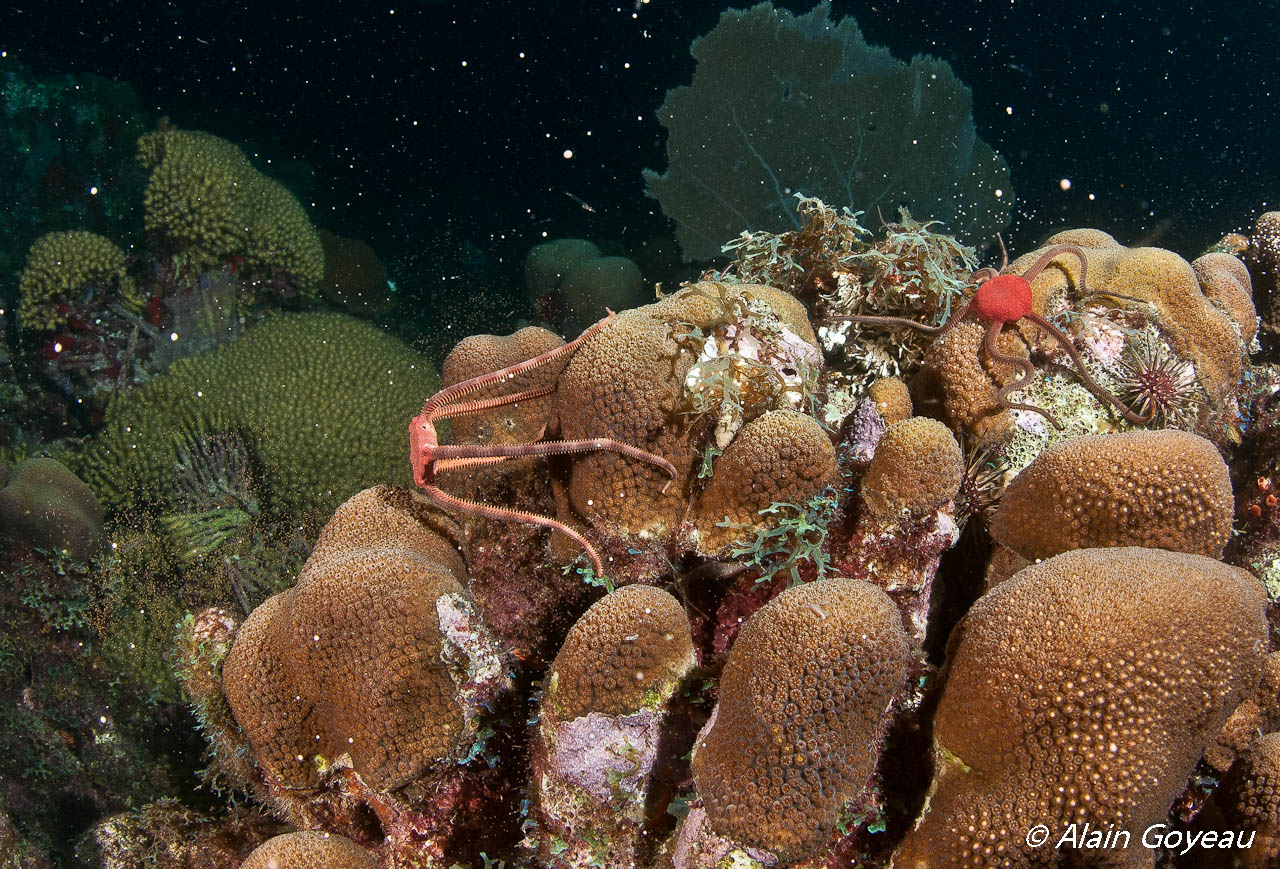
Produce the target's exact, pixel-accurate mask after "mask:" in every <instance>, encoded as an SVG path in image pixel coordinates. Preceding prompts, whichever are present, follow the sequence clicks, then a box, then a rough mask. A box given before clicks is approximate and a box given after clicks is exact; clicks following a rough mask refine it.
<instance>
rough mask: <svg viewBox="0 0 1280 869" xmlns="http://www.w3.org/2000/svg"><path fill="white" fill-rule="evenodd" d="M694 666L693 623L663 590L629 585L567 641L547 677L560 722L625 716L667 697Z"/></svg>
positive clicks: (576, 627) (598, 608) (606, 601)
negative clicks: (595, 716)
mask: <svg viewBox="0 0 1280 869" xmlns="http://www.w3.org/2000/svg"><path fill="white" fill-rule="evenodd" d="M693 664H694V652H693V640H692V638H691V636H690V634H689V619H688V617H687V616H685V613H684V609H683V608H682V607H681V606H680V603H679V601H677V600H676V599H675V598H674V597H672V596H671V595H670V594H668V593H667V592H665V591H663V590H662V589H659V588H653V587H651V586H645V585H629V586H625V587H623V588H620V589H618V590H617V591H614V592H612V593H610V594H608V595H606V596H605V597H603V598H601V599H600V600H598V601H596V603H595V604H594V605H593V606H592V607H591V608H590V609H588V610H587V611H586V613H585V614H583V616H582V617H581V618H580V619H578V621H577V622H576V623H575V624H574V626H573V628H572V629H571V630H570V631H569V634H568V636H567V637H565V641H564V645H562V646H561V647H560V651H559V653H558V654H557V655H556V658H555V662H554V663H553V664H552V665H551V671H550V674H549V675H548V678H547V693H546V699H545V701H544V703H545V704H549V708H550V709H552V710H554V713H555V715H554V717H555V719H556V720H557V721H572V720H573V719H575V718H580V717H582V716H583V715H586V714H588V713H590V712H599V713H601V714H604V715H625V714H627V713H629V712H635V711H637V710H639V709H640V708H641V707H642V706H643V705H645V703H646V701H647V700H649V699H665V696H666V695H669V694H670V692H671V690H672V689H673V688H674V684H675V682H676V681H678V680H679V678H680V677H681V676H683V675H684V673H685V672H687V671H688V669H689V668H690V667H692V666H693Z"/></svg>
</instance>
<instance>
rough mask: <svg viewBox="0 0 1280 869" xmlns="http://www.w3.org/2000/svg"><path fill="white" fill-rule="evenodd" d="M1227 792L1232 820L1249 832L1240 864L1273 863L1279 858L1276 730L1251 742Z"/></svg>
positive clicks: (1279, 745)
mask: <svg viewBox="0 0 1280 869" xmlns="http://www.w3.org/2000/svg"><path fill="white" fill-rule="evenodd" d="M1227 794H1228V795H1229V796H1231V797H1234V798H1235V800H1234V802H1235V805H1234V806H1230V808H1231V809H1233V811H1232V813H1231V814H1232V817H1233V819H1235V820H1238V821H1239V822H1240V825H1241V826H1242V827H1243V828H1244V829H1245V830H1249V831H1250V832H1251V833H1252V834H1253V835H1251V836H1250V837H1249V847H1248V849H1247V850H1245V851H1244V852H1243V853H1241V854H1240V865H1241V866H1243V867H1245V869H1263V867H1266V866H1274V865H1275V863H1276V861H1277V860H1280V733H1274V732H1272V733H1266V734H1264V735H1263V736H1262V737H1261V738H1259V739H1258V741H1257V742H1256V743H1254V745H1253V748H1252V750H1251V751H1250V752H1249V753H1248V755H1247V756H1246V758H1245V762H1244V765H1243V768H1242V769H1241V770H1240V771H1239V772H1238V773H1236V774H1235V775H1234V776H1233V777H1232V779H1231V780H1229V781H1228V788H1227ZM1255 836H1256V837H1257V838H1256V841H1255V839H1254V837H1255Z"/></svg>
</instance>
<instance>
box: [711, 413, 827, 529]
mask: <svg viewBox="0 0 1280 869" xmlns="http://www.w3.org/2000/svg"><path fill="white" fill-rule="evenodd" d="M836 473H837V469H836V453H835V448H834V447H833V446H832V445H831V440H830V439H829V438H828V437H827V433H826V432H825V431H823V430H822V426H821V425H819V424H818V422H817V421H816V420H815V419H814V418H813V417H811V416H807V415H805V414H803V413H799V412H797V411H794V410H773V411H769V412H768V413H766V414H765V415H764V416H761V417H759V418H758V419H755V420H752V421H751V422H749V423H747V424H746V425H744V426H743V427H742V430H741V431H739V432H738V435H737V437H735V438H734V439H733V442H732V443H730V444H729V447H728V449H726V450H725V451H724V455H723V456H721V457H720V459H719V460H718V461H717V462H716V464H715V473H714V474H713V475H712V477H711V482H710V483H708V484H707V488H706V489H705V490H704V491H703V492H702V495H701V496H700V498H699V499H698V504H697V507H696V508H695V515H696V519H695V524H696V527H697V530H698V534H699V548H700V549H701V550H702V551H703V552H707V553H713V552H717V551H719V550H722V549H723V548H724V547H727V546H730V545H732V544H734V543H737V542H740V541H741V539H742V535H743V530H742V529H743V528H744V527H747V528H754V527H756V526H757V525H758V524H759V523H760V511H761V510H763V509H765V508H766V507H768V506H769V505H770V504H773V503H775V502H782V503H787V504H797V505H802V504H805V503H806V502H807V501H809V499H811V498H813V497H814V496H816V495H819V494H821V493H822V491H823V490H824V489H825V488H826V487H827V486H828V485H830V484H831V483H832V482H833V481H834V480H835V477H836Z"/></svg>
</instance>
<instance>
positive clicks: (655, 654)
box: [528, 585, 696, 869]
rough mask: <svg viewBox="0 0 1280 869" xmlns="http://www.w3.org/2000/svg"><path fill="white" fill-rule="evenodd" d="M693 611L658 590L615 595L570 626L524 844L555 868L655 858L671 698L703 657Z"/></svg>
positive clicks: (543, 733) (554, 672)
mask: <svg viewBox="0 0 1280 869" xmlns="http://www.w3.org/2000/svg"><path fill="white" fill-rule="evenodd" d="M695 659H696V656H695V652H694V648H693V640H692V638H691V636H690V633H689V620H688V618H687V617H686V616H685V613H684V609H683V607H681V606H680V603H679V601H677V600H676V599H675V598H674V597H672V596H671V595H670V594H669V593H667V592H665V591H662V590H661V589H657V588H651V587H649V586H641V585H631V586H626V587H625V588H620V589H618V590H616V591H613V592H610V593H609V594H608V595H606V596H605V597H604V598H602V599H601V600H599V601H597V602H596V603H595V604H593V605H592V607H591V608H590V609H588V610H587V612H586V613H585V614H584V615H583V616H582V617H581V618H580V619H578V621H577V622H576V623H575V624H574V626H573V628H572V629H571V630H570V631H569V634H568V636H567V637H565V641H564V645H562V646H561V647H560V652H559V653H558V654H557V655H556V658H555V661H554V663H553V664H552V666H551V669H550V671H549V673H548V676H547V680H546V689H545V693H544V694H543V697H542V703H541V706H540V718H539V722H538V734H537V737H536V740H535V745H534V761H533V786H532V790H533V794H534V806H533V810H532V811H531V823H530V825H529V826H530V828H531V829H530V831H529V841H528V843H529V844H530V845H531V846H533V847H534V849H535V850H536V851H537V853H538V856H539V858H540V860H541V862H542V863H543V864H545V865H547V866H557V867H560V866H563V867H569V866H609V867H617V869H626V867H630V866H638V865H644V864H645V863H647V862H648V852H650V851H652V849H653V846H654V838H655V837H654V833H655V832H657V831H658V830H660V829H661V828H662V826H663V822H664V815H665V813H664V812H661V811H657V810H656V809H657V807H658V806H665V804H666V802H667V801H668V800H669V799H670V794H669V793H667V792H666V791H669V790H670V789H669V787H667V788H665V790H664V789H663V787H662V782H661V781H660V778H659V773H660V771H661V769H663V768H665V767H667V766H668V765H669V764H670V763H671V760H672V758H671V756H670V754H671V747H670V743H669V739H670V736H669V734H668V732H667V726H666V725H667V723H668V722H667V717H668V711H669V710H668V704H669V702H670V701H671V699H672V695H673V694H674V693H675V691H676V689H677V688H678V687H679V686H680V684H681V682H682V680H683V679H684V678H685V677H686V676H687V675H688V673H689V672H690V670H692V668H693V666H694V664H695Z"/></svg>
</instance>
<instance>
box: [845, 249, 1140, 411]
mask: <svg viewBox="0 0 1280 869" xmlns="http://www.w3.org/2000/svg"><path fill="white" fill-rule="evenodd" d="M1000 251H1001V253H1002V255H1003V256H1002V259H1003V262H1002V263H1001V265H1000V269H1001V270H1003V269H1004V268H1006V267H1008V265H1009V254H1008V252H1007V251H1005V249H1004V240H1003V239H1001V240H1000ZM1063 254H1068V255H1070V256H1074V257H1075V258H1076V259H1078V260H1079V261H1080V279H1079V281H1078V282H1077V287H1078V288H1079V289H1080V291H1081V295H1085V296H1089V295H1106V296H1113V297H1115V298H1122V299H1128V300H1129V301H1134V302H1141V301H1142V300H1141V299H1133V298H1131V297H1129V296H1121V295H1119V294H1117V293H1111V292H1107V291H1105V290H1102V291H1094V290H1089V289H1087V284H1086V283H1085V274H1086V272H1087V270H1088V267H1089V264H1088V261H1087V260H1086V259H1085V255H1084V251H1083V250H1081V249H1080V247H1079V246H1078V245H1074V244H1055V245H1054V246H1053V247H1051V248H1049V249H1048V250H1046V251H1045V252H1044V253H1042V254H1041V255H1040V256H1039V257H1038V258H1037V259H1036V261H1035V262H1034V263H1032V264H1031V268H1029V269H1027V270H1026V272H1024V273H1023V274H1020V275H1013V274H1010V275H1005V274H1001V273H1000V270H997V269H994V268H991V267H990V266H988V267H987V268H982V269H978V270H977V271H976V272H974V273H973V274H972V275H970V276H969V280H970V281H971V282H977V284H978V289H977V291H976V292H974V294H973V297H972V298H970V299H969V301H967V302H965V304H964V305H962V306H961V307H960V308H959V309H957V310H956V311H955V312H954V313H952V315H951V316H950V317H949V318H948V319H947V322H945V323H943V324H942V325H941V326H929V325H926V324H924V323H917V322H916V321H915V320H908V319H906V318H905V317H880V316H871V315H865V314H850V315H847V316H842V317H831V318H829V319H830V320H831V321H833V322H834V321H838V320H850V321H852V322H855V323H875V324H881V325H886V326H907V327H909V328H912V329H916V330H918V331H921V332H924V333H926V334H929V335H933V336H935V337H937V338H941V337H942V336H943V335H945V334H947V333H948V332H950V331H951V330H952V329H953V328H954V327H955V326H956V325H957V324H959V323H960V321H961V320H963V319H964V316H965V315H966V314H967V313H969V311H970V310H972V311H973V312H974V313H975V314H977V315H978V318H979V319H981V320H982V321H984V322H985V323H987V332H986V335H985V337H984V338H983V341H982V346H983V349H985V350H986V351H987V356H989V357H990V358H991V359H992V361H994V362H997V363H1001V364H1003V365H1009V366H1012V367H1013V368H1014V369H1016V370H1018V371H1021V372H1022V376H1021V377H1019V378H1018V379H1017V380H1016V381H1014V382H1013V383H1010V384H1008V385H1006V386H1002V387H1000V389H999V391H998V392H997V393H996V400H997V401H998V402H999V404H1000V406H1001V407H1003V408H1005V409H1007V410H1026V411H1030V412H1032V413H1038V414H1040V415H1041V416H1043V417H1044V418H1045V419H1047V420H1048V421H1049V422H1050V423H1051V424H1052V425H1053V427H1054V428H1056V429H1061V428H1062V423H1060V422H1058V420H1057V419H1056V418H1055V417H1054V416H1053V414H1051V413H1049V412H1048V411H1047V410H1044V409H1043V408H1039V407H1036V406H1034V405H1030V404H1019V403H1017V402H1011V401H1009V394H1010V393H1011V392H1017V391H1018V390H1020V389H1022V388H1024V387H1025V386H1026V385H1027V384H1028V383H1030V382H1031V380H1032V378H1033V377H1035V373H1036V368H1035V365H1034V364H1033V363H1032V362H1031V360H1030V359H1024V358H1023V357H1021V356H1014V355H1012V354H1009V353H1002V352H1001V351H1000V348H999V346H998V344H997V342H998V341H999V338H1000V333H1001V331H1003V329H1004V327H1005V324H1006V323H1017V322H1018V321H1019V320H1024V319H1025V320H1030V321H1031V322H1032V323H1034V324H1035V325H1037V326H1039V327H1040V328H1041V329H1043V330H1044V331H1046V332H1048V333H1049V334H1050V335H1052V336H1053V338H1054V340H1056V341H1057V342H1058V344H1059V345H1060V346H1061V347H1062V349H1063V350H1065V351H1066V352H1067V355H1068V356H1070V357H1071V361H1072V362H1073V363H1075V367H1076V373H1077V374H1078V375H1079V377H1080V379H1081V380H1083V381H1084V385H1085V386H1086V387H1088V389H1089V391H1090V392H1092V393H1093V394H1094V396H1096V397H1097V398H1098V399H1099V400H1101V401H1106V402H1107V403H1109V404H1110V405H1112V406H1113V407H1114V408H1115V409H1116V410H1117V411H1119V412H1120V415H1121V416H1123V417H1124V418H1125V419H1127V420H1128V421H1129V422H1131V423H1133V424H1135V425H1146V424H1147V423H1149V422H1151V420H1152V419H1154V418H1155V409H1154V408H1152V409H1151V411H1150V412H1148V413H1147V414H1145V415H1143V414H1139V413H1136V412H1135V411H1134V410H1133V409H1132V408H1131V407H1129V406H1128V405H1127V404H1125V403H1124V402H1123V401H1121V400H1120V399H1119V398H1117V397H1116V396H1114V395H1112V394H1111V392H1110V391H1108V390H1107V389H1106V388H1105V387H1103V386H1102V384H1100V383H1098V381H1096V380H1094V379H1093V375H1091V374H1090V373H1089V371H1088V369H1086V368H1085V366H1084V362H1083V361H1082V360H1081V359H1080V354H1079V353H1078V352H1076V348H1075V346H1074V345H1073V344H1072V343H1071V339H1070V337H1068V336H1067V335H1066V333H1064V332H1063V331H1062V330H1061V329H1059V328H1058V327H1057V326H1055V325H1053V323H1050V322H1049V321H1048V320H1046V319H1045V318H1044V317H1042V316H1040V315H1039V314H1037V313H1036V312H1035V311H1034V310H1033V309H1032V306H1031V282H1032V281H1033V280H1035V279H1036V277H1037V276H1038V275H1039V274H1040V273H1041V272H1042V271H1044V269H1045V267H1046V266H1048V265H1049V263H1051V262H1052V261H1053V260H1055V259H1056V258H1058V257H1059V256H1062V255H1063Z"/></svg>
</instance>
